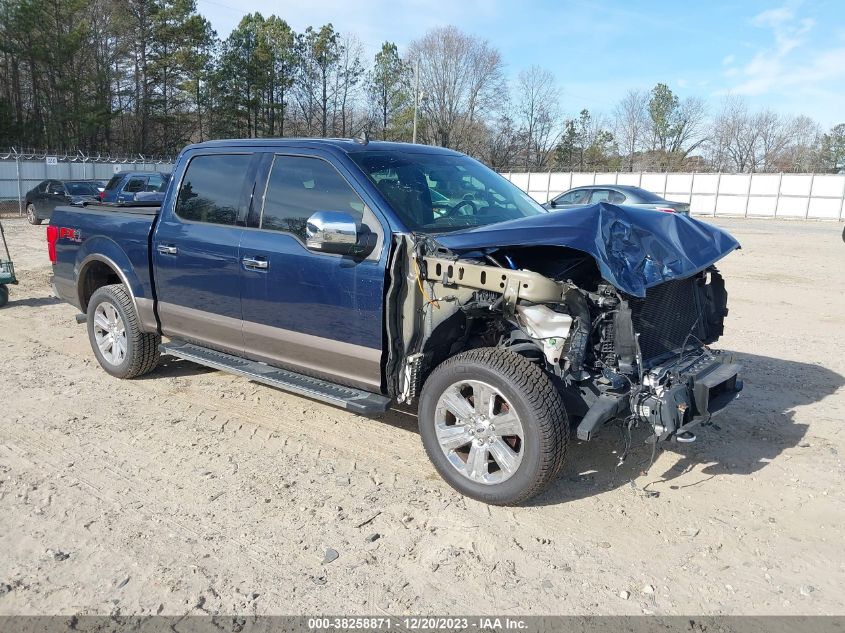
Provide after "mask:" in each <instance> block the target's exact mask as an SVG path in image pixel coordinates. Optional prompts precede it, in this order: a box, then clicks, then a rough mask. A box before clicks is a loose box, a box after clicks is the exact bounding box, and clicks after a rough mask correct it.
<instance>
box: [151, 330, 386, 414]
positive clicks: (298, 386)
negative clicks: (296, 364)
mask: <svg viewBox="0 0 845 633" xmlns="http://www.w3.org/2000/svg"><path fill="white" fill-rule="evenodd" d="M159 350H160V351H161V353H162V354H168V355H170V356H175V357H177V358H182V359H184V360H189V361H191V362H194V363H197V364H199V365H205V366H206V367H213V368H214V369H219V370H221V371H225V372H229V373H232V374H238V375H240V376H244V377H246V378H248V379H250V380H254V381H255V382H260V383H263V384H265V385H269V386H271V387H276V388H278V389H282V390H284V391H290V392H291V393H295V394H297V395H300V396H305V397H307V398H313V399H314V400H320V401H322V402H327V403H329V404H333V405H335V406H338V407H343V408H344V409H346V410H348V411H352V412H353V413H359V414H361V415H373V414H376V413H383V412H384V411H386V410H387V408H388V407H389V406H390V398H386V397H385V396H382V395H380V394H377V393H371V392H369V391H362V390H360V389H355V388H353V387H344V386H343V385H337V384H335V383H332V382H328V381H326V380H320V379H319V378H312V377H311V376H304V375H302V374H297V373H296V372H292V371H288V370H286V369H279V368H278V367H271V366H270V365H265V364H264V363H259V362H256V361H252V360H247V359H245V358H240V357H239V356H232V355H231V354H224V353H223V352H218V351H216V350H212V349H208V348H207V347H201V346H199V345H194V344H192V343H185V342H183V341H170V342H169V343H162V344H161V345H159Z"/></svg>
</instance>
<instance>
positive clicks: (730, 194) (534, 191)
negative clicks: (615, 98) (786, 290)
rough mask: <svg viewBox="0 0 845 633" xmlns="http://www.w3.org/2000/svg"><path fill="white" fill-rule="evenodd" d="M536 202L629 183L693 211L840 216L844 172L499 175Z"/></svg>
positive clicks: (844, 212)
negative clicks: (571, 191) (685, 204)
mask: <svg viewBox="0 0 845 633" xmlns="http://www.w3.org/2000/svg"><path fill="white" fill-rule="evenodd" d="M502 175H503V176H504V177H505V178H507V179H508V180H510V181H511V182H512V183H513V184H515V185H516V186H518V187H519V188H520V189H522V190H523V191H525V192H527V193H528V194H529V195H530V196H531V197H532V198H534V199H535V200H537V201H538V202H540V203H543V202H546V201H548V200H550V199H551V198H554V197H555V196H558V195H560V194H561V193H563V192H564V191H567V190H568V189H572V188H573V187H583V186H585V185H616V184H618V185H633V186H636V187H642V188H643V189H647V190H648V191H651V192H654V193H656V194H659V195H661V196H663V197H664V198H666V199H667V200H673V201H675V202H688V203H689V204H690V211H691V212H692V213H693V214H696V215H710V216H718V215H725V216H743V217H768V218H803V219H810V220H840V221H841V220H843V219H845V174H768V173H767V174H764V173H757V174H722V173H666V172H663V173H653V172H652V173H649V172H634V173H631V172H615V173H614V172H609V173H601V172H593V173H584V172H532V173H505V174H502Z"/></svg>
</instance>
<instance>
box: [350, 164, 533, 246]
mask: <svg viewBox="0 0 845 633" xmlns="http://www.w3.org/2000/svg"><path fill="white" fill-rule="evenodd" d="M350 158H352V160H353V161H355V163H356V164H357V165H358V166H359V167H360V168H361V170H362V171H363V172H364V173H365V174H366V175H367V177H368V178H369V179H370V180H371V181H372V182H373V183H374V184H375V186H376V187H378V189H379V191H380V192H381V194H382V195H383V196H384V198H385V200H387V202H388V203H389V204H390V206H391V207H392V208H393V210H394V211H395V212H396V214H397V215H398V216H399V217H400V218H401V219H402V221H403V222H404V223H405V224H406V225H407V226H408V228H410V229H411V230H412V231H416V232H420V233H442V232H444V231H453V230H456V229H463V228H467V227H473V226H486V225H488V224H495V223H496V222H504V221H505V220H515V219H517V218H525V217H528V216H532V215H538V214H541V213H545V212H546V211H545V209H543V208H542V207H541V206H540V205H538V204H537V203H536V202H534V200H532V199H531V198H530V197H529V196H528V195H527V194H525V193H523V192H522V190H520V189H518V188H517V187H515V186H514V185H512V184H511V183H510V182H508V181H507V180H505V179H504V178H502V177H501V176H500V175H499V174H497V173H496V172H494V171H492V170H491V169H488V168H487V167H485V166H484V165H482V164H481V163H479V162H478V161H475V160H473V159H471V158H469V157H467V156H449V155H445V154H419V153H416V152H393V151H392V152H379V151H373V152H356V153H353V154H351V155H350Z"/></svg>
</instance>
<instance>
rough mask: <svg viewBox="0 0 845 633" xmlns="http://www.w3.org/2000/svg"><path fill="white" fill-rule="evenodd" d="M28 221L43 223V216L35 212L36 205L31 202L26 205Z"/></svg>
mask: <svg viewBox="0 0 845 633" xmlns="http://www.w3.org/2000/svg"><path fill="white" fill-rule="evenodd" d="M26 221H27V222H29V223H30V224H35V225H36V226H37V225H39V224H41V218H39V217H38V215H37V214H36V213H35V205H34V204H32V203H31V202H30V203H29V204H28V205H26Z"/></svg>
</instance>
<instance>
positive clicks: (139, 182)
mask: <svg viewBox="0 0 845 633" xmlns="http://www.w3.org/2000/svg"><path fill="white" fill-rule="evenodd" d="M146 186H147V179H146V178H137V177H136V178H130V179H129V182H127V183H126V186H125V187H124V188H123V190H124V191H125V192H126V193H137V192H139V191H143V190H144V187H146Z"/></svg>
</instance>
